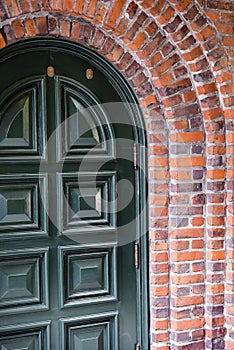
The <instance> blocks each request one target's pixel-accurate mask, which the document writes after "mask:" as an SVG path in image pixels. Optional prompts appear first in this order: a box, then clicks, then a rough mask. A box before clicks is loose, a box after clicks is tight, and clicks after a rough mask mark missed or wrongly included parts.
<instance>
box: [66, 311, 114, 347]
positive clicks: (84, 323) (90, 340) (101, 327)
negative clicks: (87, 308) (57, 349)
mask: <svg viewBox="0 0 234 350" xmlns="http://www.w3.org/2000/svg"><path fill="white" fill-rule="evenodd" d="M117 321H118V314H117V313H111V314H107V313H106V314H99V315H91V316H89V317H80V318H73V319H65V320H61V327H62V332H61V334H62V342H61V350H67V349H69V350H117V349H118V339H117V334H118V332H117Z"/></svg>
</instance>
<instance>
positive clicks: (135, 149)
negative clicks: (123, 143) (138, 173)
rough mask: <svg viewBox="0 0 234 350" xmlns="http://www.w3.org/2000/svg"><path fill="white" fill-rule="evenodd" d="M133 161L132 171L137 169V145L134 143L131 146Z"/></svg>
mask: <svg viewBox="0 0 234 350" xmlns="http://www.w3.org/2000/svg"><path fill="white" fill-rule="evenodd" d="M133 161H134V169H135V170H136V169H137V144H136V142H135V143H134V145H133Z"/></svg>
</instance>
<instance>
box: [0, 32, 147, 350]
mask: <svg viewBox="0 0 234 350" xmlns="http://www.w3.org/2000/svg"><path fill="white" fill-rule="evenodd" d="M38 48H40V50H41V51H47V50H48V49H57V50H59V51H60V52H64V53H70V54H72V55H74V56H76V57H80V58H83V59H85V60H86V61H87V62H90V64H92V65H93V66H97V67H98V69H99V70H100V71H101V72H102V73H103V75H104V76H105V77H106V78H107V79H109V80H110V81H111V83H112V84H113V86H114V88H115V89H116V91H117V92H118V93H119V95H120V96H121V99H122V100H123V101H124V102H126V103H129V104H131V105H134V110H133V109H132V110H131V111H130V113H129V115H130V117H131V122H132V126H133V133H134V139H135V142H136V144H137V145H138V147H137V153H138V154H137V158H138V168H139V169H140V171H138V172H137V176H136V180H135V181H136V188H137V191H136V192H137V194H138V195H137V196H136V197H137V199H138V201H137V203H138V204H137V208H136V209H137V213H136V214H137V215H138V216H139V215H140V220H138V231H139V233H140V234H139V238H138V242H139V265H140V268H139V270H137V271H136V273H137V281H138V291H137V292H138V293H137V294H138V315H139V317H138V334H139V339H141V344H140V345H141V349H149V337H150V334H149V256H148V255H149V254H148V252H149V246H148V217H147V214H146V213H148V208H147V181H146V175H147V154H146V153H147V152H146V147H147V137H146V132H145V123H144V117H143V113H142V112H141V109H140V106H139V103H138V101H137V98H136V96H135V94H134V93H133V91H132V89H131V87H130V86H129V85H128V83H127V81H126V80H125V78H124V77H123V76H122V75H121V74H120V73H119V72H118V70H117V69H116V68H115V67H114V66H113V65H112V64H111V63H110V62H108V61H107V60H106V59H105V58H104V57H102V56H101V55H100V54H99V53H97V52H95V51H93V50H91V49H90V48H87V47H85V46H83V45H81V44H78V43H75V42H71V41H67V40H63V39H52V38H33V39H27V40H24V41H18V42H17V43H14V44H11V45H9V46H7V47H5V48H3V49H1V51H0V63H2V62H4V60H5V59H8V58H11V57H15V56H18V55H20V54H21V53H25V52H35V51H37V50H38ZM141 233H144V234H141ZM133 263H134V262H133Z"/></svg>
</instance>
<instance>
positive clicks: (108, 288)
mask: <svg viewBox="0 0 234 350" xmlns="http://www.w3.org/2000/svg"><path fill="white" fill-rule="evenodd" d="M59 270H60V275H59V281H60V287H61V306H62V307H66V306H79V305H80V304H83V303H93V302H98V301H99V302H102V301H106V300H114V299H116V253H115V248H103V249H102V248H99V249H94V248H91V247H89V248H86V249H85V248H82V247H75V246H74V247H67V248H61V249H60V268H59Z"/></svg>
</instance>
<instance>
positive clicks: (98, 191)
mask: <svg viewBox="0 0 234 350" xmlns="http://www.w3.org/2000/svg"><path fill="white" fill-rule="evenodd" d="M115 178H116V174H115V172H100V173H98V174H95V173H93V174H92V173H78V174H77V173H76V174H74V173H64V174H59V175H58V182H59V190H58V194H59V198H58V203H59V209H58V212H62V215H61V218H60V220H61V222H60V225H59V226H60V231H61V232H63V233H66V231H70V230H76V231H79V229H81V230H82V229H83V228H85V227H86V228H88V229H89V230H90V231H91V230H97V229H99V228H105V229H106V228H108V227H109V228H115V225H116V223H115V220H116V211H115V195H116V184H115Z"/></svg>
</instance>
